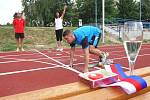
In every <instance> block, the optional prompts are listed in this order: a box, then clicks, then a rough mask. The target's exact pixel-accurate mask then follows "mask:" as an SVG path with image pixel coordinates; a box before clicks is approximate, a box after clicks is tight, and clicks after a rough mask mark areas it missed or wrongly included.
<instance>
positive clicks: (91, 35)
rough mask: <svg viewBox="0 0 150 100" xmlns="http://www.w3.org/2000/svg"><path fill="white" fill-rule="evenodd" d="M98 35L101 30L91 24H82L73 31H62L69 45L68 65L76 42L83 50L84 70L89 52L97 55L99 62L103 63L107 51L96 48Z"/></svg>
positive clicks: (71, 62)
mask: <svg viewBox="0 0 150 100" xmlns="http://www.w3.org/2000/svg"><path fill="white" fill-rule="evenodd" d="M100 36H101V30H100V29H99V28H97V27H93V26H83V27H80V28H78V29H76V30H74V31H73V32H72V31H71V30H66V31H64V33H63V37H64V39H65V40H66V41H67V43H69V44H70V46H71V52H70V66H72V65H73V56H74V51H75V45H76V44H79V45H81V46H82V49H83V52H84V61H85V66H84V72H88V63H89V53H91V54H94V55H97V56H98V57H99V61H100V63H103V61H105V60H106V58H107V56H108V53H105V52H102V51H100V50H99V49H97V45H98V42H99V40H100Z"/></svg>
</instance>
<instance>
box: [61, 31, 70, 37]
mask: <svg viewBox="0 0 150 100" xmlns="http://www.w3.org/2000/svg"><path fill="white" fill-rule="evenodd" d="M71 33H72V32H71V30H65V31H64V32H63V37H65V36H67V35H69V34H71Z"/></svg>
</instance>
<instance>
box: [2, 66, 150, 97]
mask: <svg viewBox="0 0 150 100" xmlns="http://www.w3.org/2000/svg"><path fill="white" fill-rule="evenodd" d="M134 72H135V75H139V76H142V77H143V78H144V79H145V80H146V81H147V83H148V87H147V88H146V89H144V90H141V91H139V92H137V93H134V94H132V95H127V94H126V93H125V92H124V91H123V90H122V89H121V88H119V87H108V88H96V89H91V88H90V87H89V86H87V85H86V84H84V83H81V82H75V83H70V84H66V85H60V86H56V87H51V88H46V89H41V90H36V91H31V92H27V93H20V94H16V95H11V96H6V97H0V100H58V99H64V100H83V98H84V99H85V100H94V99H95V100H100V99H101V100H102V99H114V100H116V99H117V100H118V99H120V100H122V99H129V98H134V97H138V96H140V95H146V94H147V93H148V92H150V67H145V68H141V69H136V70H135V71H134ZM114 88H115V89H114Z"/></svg>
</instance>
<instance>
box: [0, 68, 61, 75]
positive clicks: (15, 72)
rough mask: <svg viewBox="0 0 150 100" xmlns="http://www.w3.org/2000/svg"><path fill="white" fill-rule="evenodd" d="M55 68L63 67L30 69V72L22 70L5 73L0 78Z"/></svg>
mask: <svg viewBox="0 0 150 100" xmlns="http://www.w3.org/2000/svg"><path fill="white" fill-rule="evenodd" d="M53 68H61V66H55V67H45V68H37V69H29V70H21V71H13V72H4V73H0V76H3V75H11V74H19V73H25V72H33V71H39V70H45V69H53Z"/></svg>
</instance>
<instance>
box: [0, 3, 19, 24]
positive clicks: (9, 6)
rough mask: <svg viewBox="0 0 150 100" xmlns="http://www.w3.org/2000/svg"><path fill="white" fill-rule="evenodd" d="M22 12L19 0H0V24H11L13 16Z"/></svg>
mask: <svg viewBox="0 0 150 100" xmlns="http://www.w3.org/2000/svg"><path fill="white" fill-rule="evenodd" d="M18 11H22V4H21V0H0V24H6V23H7V22H9V23H12V20H13V14H14V13H15V12H18Z"/></svg>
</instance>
